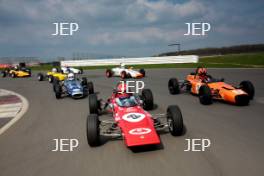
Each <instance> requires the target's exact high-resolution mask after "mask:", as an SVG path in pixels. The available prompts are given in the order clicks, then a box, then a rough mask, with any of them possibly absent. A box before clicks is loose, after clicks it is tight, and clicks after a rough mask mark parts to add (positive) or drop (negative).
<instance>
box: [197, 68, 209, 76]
mask: <svg viewBox="0 0 264 176" xmlns="http://www.w3.org/2000/svg"><path fill="white" fill-rule="evenodd" d="M197 74H198V75H199V76H205V75H207V70H206V68H204V67H200V68H198V69H197Z"/></svg>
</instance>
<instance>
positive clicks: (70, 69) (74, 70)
mask: <svg viewBox="0 0 264 176" xmlns="http://www.w3.org/2000/svg"><path fill="white" fill-rule="evenodd" d="M61 72H62V73H64V74H68V73H74V74H83V69H82V68H80V69H77V68H73V67H61Z"/></svg>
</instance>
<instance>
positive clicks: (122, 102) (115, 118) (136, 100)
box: [86, 83, 183, 147]
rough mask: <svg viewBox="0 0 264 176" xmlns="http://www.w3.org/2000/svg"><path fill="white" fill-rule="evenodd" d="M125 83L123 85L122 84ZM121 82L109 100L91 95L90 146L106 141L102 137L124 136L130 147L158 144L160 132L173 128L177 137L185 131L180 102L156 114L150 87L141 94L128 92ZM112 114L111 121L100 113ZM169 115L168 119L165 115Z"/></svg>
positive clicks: (88, 137)
mask: <svg viewBox="0 0 264 176" xmlns="http://www.w3.org/2000/svg"><path fill="white" fill-rule="evenodd" d="M121 86H123V88H122V87H121ZM124 87H126V85H125V84H124V85H122V84H121V83H120V84H118V85H117V88H116V89H114V91H113V93H112V96H111V97H110V98H109V99H108V100H107V101H106V102H102V100H98V99H97V95H96V94H92V95H90V96H89V109H90V114H89V115H88V117H87V125H86V127H87V128H86V130H87V131H86V132H87V133H86V134H87V140H88V144H89V145H90V146H92V147H93V146H98V145H100V144H102V140H101V139H102V138H105V137H106V138H107V137H110V138H116V137H117V138H123V139H124V143H125V145H126V146H127V147H136V146H154V145H158V144H160V143H161V141H160V138H159V134H158V132H159V131H166V130H167V131H169V132H170V133H171V134H172V135H173V136H180V135H182V134H183V119H182V114H181V110H180V108H179V107H178V106H177V105H171V106H169V107H168V108H167V112H166V114H158V115H157V116H152V115H151V114H150V113H149V112H147V110H151V109H153V107H154V105H153V95H152V92H151V90H150V89H143V90H142V93H141V94H140V95H138V94H131V93H127V92H126V91H125V90H126V88H124ZM104 113H106V114H108V115H110V116H112V117H110V119H107V120H101V119H99V115H101V114H104ZM162 117H166V118H167V120H166V121H164V120H163V121H162V120H161V118H162Z"/></svg>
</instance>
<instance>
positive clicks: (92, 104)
mask: <svg viewBox="0 0 264 176" xmlns="http://www.w3.org/2000/svg"><path fill="white" fill-rule="evenodd" d="M89 109H90V114H98V109H99V103H98V99H97V95H96V94H91V95H89Z"/></svg>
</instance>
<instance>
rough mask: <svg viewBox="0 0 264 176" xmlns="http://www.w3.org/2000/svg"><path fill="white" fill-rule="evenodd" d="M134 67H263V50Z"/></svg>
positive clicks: (35, 68)
mask: <svg viewBox="0 0 264 176" xmlns="http://www.w3.org/2000/svg"><path fill="white" fill-rule="evenodd" d="M116 66H117V65H113V66H88V67H82V68H83V69H86V70H88V69H89V70H91V69H107V68H113V67H116ZM131 66H132V67H134V68H135V69H139V68H196V67H197V66H205V67H208V68H264V52H259V53H246V54H245V53H244V54H229V55H223V56H213V57H201V58H200V59H199V63H186V64H151V65H131ZM31 69H32V70H51V69H52V66H51V65H42V66H35V67H31Z"/></svg>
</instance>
